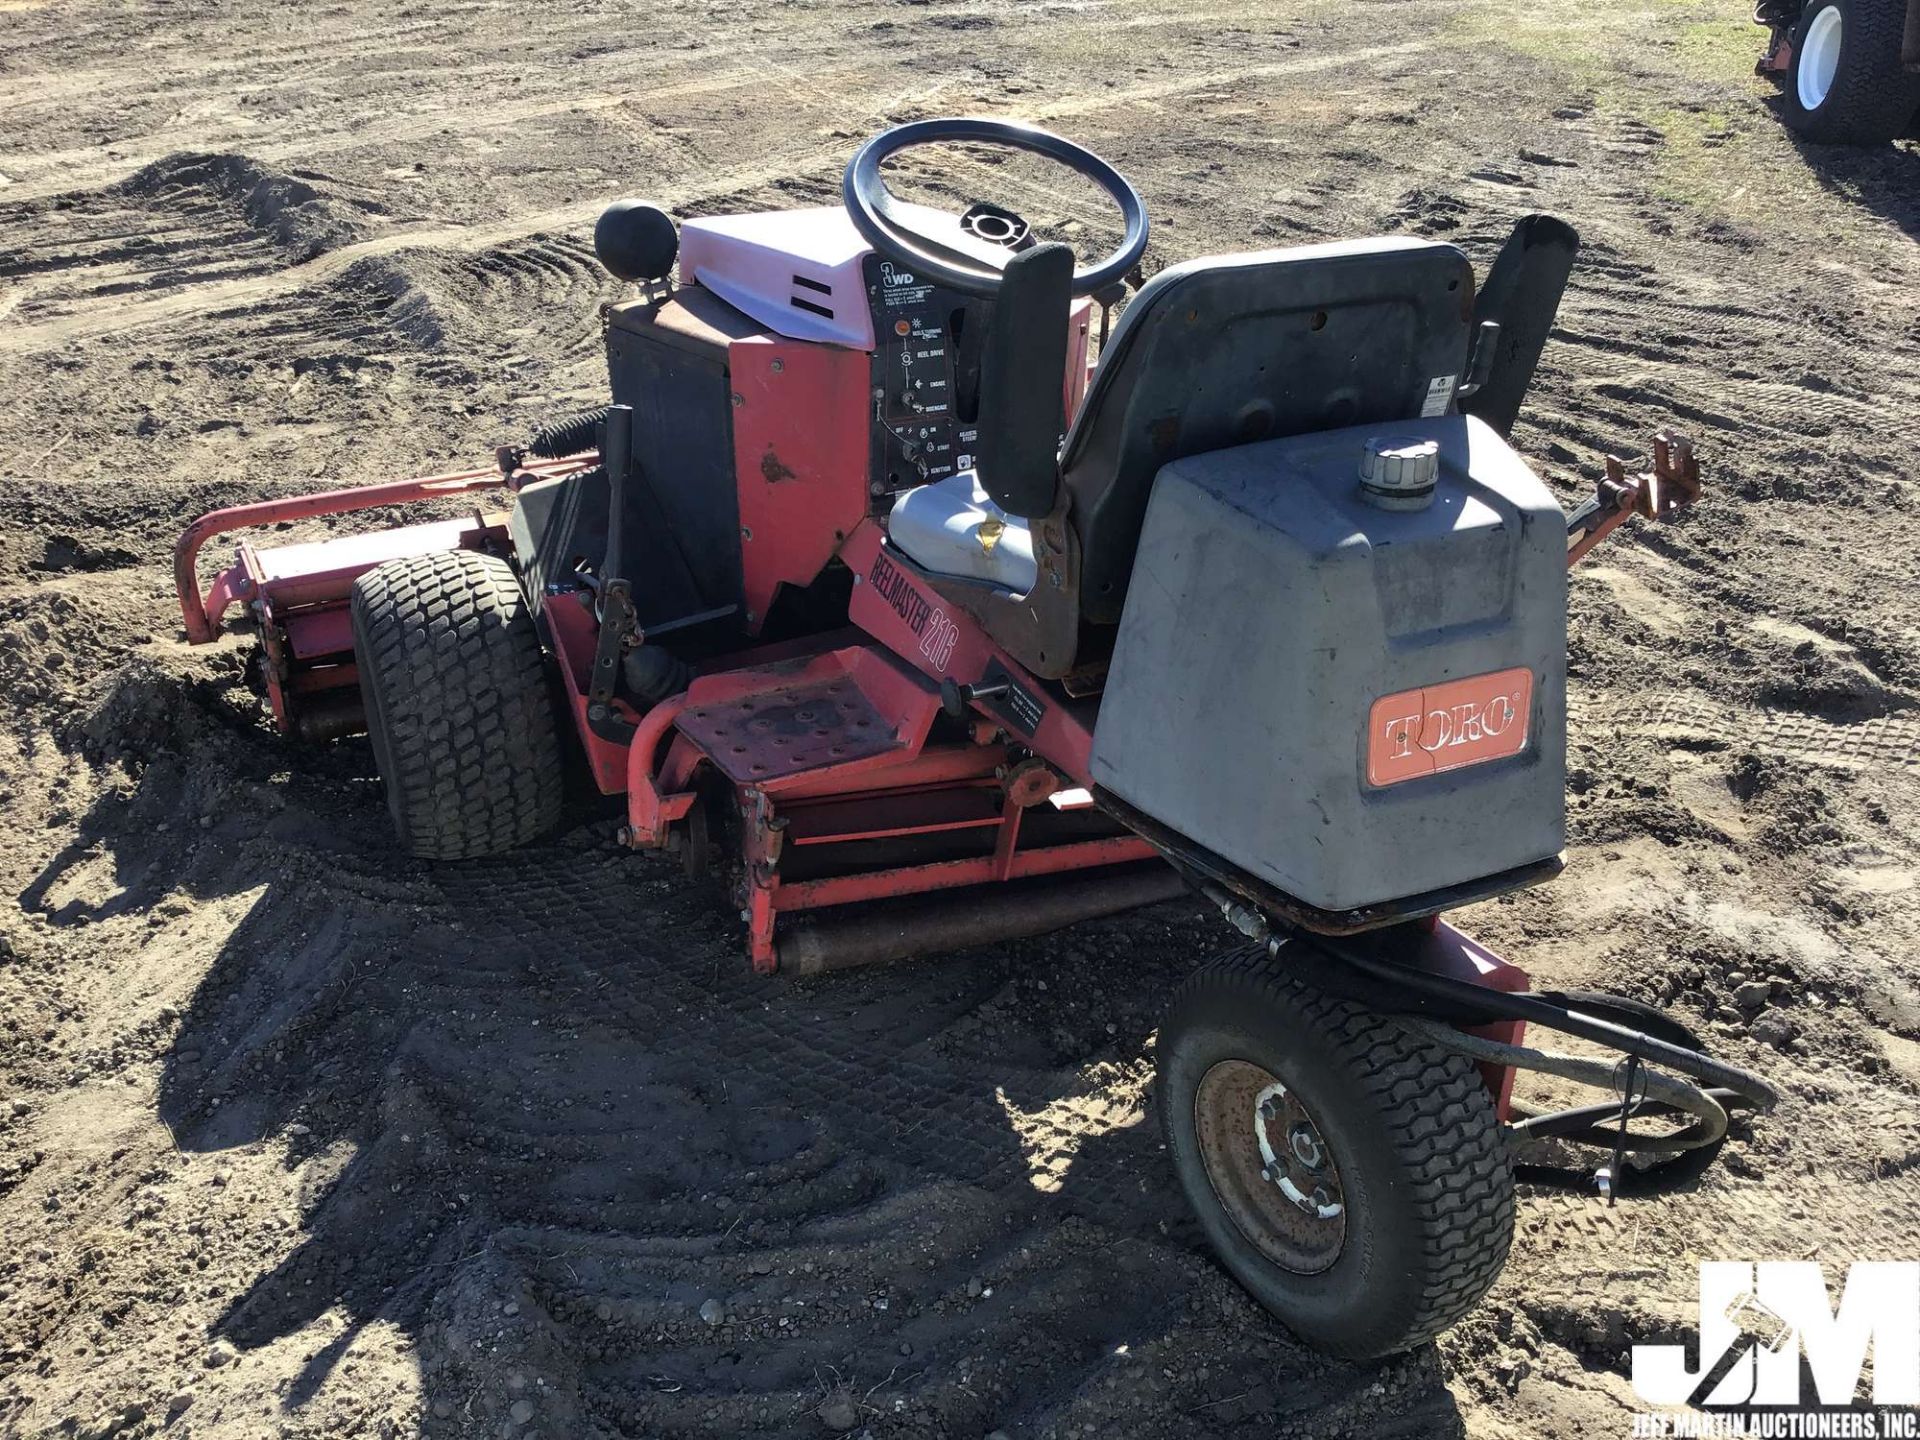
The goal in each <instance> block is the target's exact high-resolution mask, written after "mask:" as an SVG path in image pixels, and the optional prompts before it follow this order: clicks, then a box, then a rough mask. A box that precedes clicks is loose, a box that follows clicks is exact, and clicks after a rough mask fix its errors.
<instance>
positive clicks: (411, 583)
mask: <svg viewBox="0 0 1920 1440" xmlns="http://www.w3.org/2000/svg"><path fill="white" fill-rule="evenodd" d="M352 610H353V653H354V660H355V662H356V663H357V664H358V666H359V670H360V690H361V694H362V696H363V697H364V700H365V704H366V712H367V732H368V735H369V737H370V738H371V739H372V741H373V753H374V759H375V761H376V762H377V763H378V765H379V767H380V778H381V780H382V781H383V782H384V783H385V786H386V793H387V812H388V814H389V815H390V816H391V817H392V819H393V828H394V833H395V835H396V836H397V837H398V839H399V842H400V845H401V848H402V849H404V850H406V851H407V852H408V853H409V854H411V855H417V856H419V857H420V858H422V859H425V860H466V859H471V858H474V857H476V856H481V855H498V854H500V853H502V852H503V851H507V850H512V849H514V848H516V847H517V846H520V845H524V844H526V843H527V842H528V841H530V840H534V839H536V838H538V837H539V836H540V835H542V834H544V833H545V832H546V831H548V830H550V829H552V828H553V826H554V824H555V823H556V822H557V821H558V820H559V818H560V809H561V804H562V801H563V799H564V796H565V781H564V776H563V771H562V762H561V753H560V737H559V734H558V731H557V729H556V727H555V725H554V713H553V712H554V707H553V699H552V695H551V692H550V691H549V689H548V680H547V673H546V659H545V657H544V655H543V654H542V653H541V649H540V638H539V636H538V635H537V634H536V633H535V631H534V626H533V615H532V612H531V611H530V610H529V608H528V606H527V601H526V597H525V596H524V595H523V594H521V591H520V584H519V581H518V580H517V579H516V578H515V576H514V573H513V568H512V567H511V566H510V565H508V564H507V563H506V561H504V560H501V559H498V558H496V557H494V556H492V555H483V554H480V553H479V552H477V551H473V550H448V551H443V552H441V553H439V554H434V555H416V556H411V557H409V558H407V559H404V560H389V561H388V562H387V563H386V564H384V565H381V566H378V567H377V568H375V569H373V570H370V571H368V572H367V573H366V574H365V575H362V576H361V577H360V578H359V579H358V580H356V581H354V584H353V607H352Z"/></svg>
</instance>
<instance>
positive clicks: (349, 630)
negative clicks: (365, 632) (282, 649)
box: [282, 604, 353, 660]
mask: <svg viewBox="0 0 1920 1440" xmlns="http://www.w3.org/2000/svg"><path fill="white" fill-rule="evenodd" d="M282 623H283V624H285V626H286V627H287V644H288V646H289V647H290V648H291V649H292V650H293V658H294V659H296V660H313V659H317V658H318V657H320V656H322V655H342V654H345V653H347V652H349V651H351V650H352V649H353V613H352V611H350V610H349V609H348V608H347V607H346V605H344V604H333V605H324V606H320V607H318V608H316V609H313V610H296V611H294V613H293V614H291V615H289V616H287V617H286V619H285V620H284V621H283V622H282Z"/></svg>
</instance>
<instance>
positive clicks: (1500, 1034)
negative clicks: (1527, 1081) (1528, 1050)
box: [1411, 917, 1533, 1121]
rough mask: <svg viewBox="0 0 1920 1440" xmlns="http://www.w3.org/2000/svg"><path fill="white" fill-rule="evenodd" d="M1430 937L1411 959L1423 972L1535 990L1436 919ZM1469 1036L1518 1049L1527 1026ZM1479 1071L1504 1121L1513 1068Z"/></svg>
mask: <svg viewBox="0 0 1920 1440" xmlns="http://www.w3.org/2000/svg"><path fill="white" fill-rule="evenodd" d="M1428 935H1429V937H1430V938H1429V939H1428V940H1427V942H1426V943H1425V944H1424V945H1422V946H1421V947H1420V949H1419V951H1418V952H1417V954H1415V955H1414V956H1412V957H1411V959H1412V961H1413V963H1414V964H1416V965H1418V966H1420V968H1421V969H1423V970H1431V971H1432V972H1433V973H1434V974H1436V975H1446V976H1450V977H1451V978H1453V979H1455V980H1466V981H1469V982H1470V983H1472V984H1475V985H1484V986H1486V987H1487V988H1488V989H1489V990H1501V991H1505V992H1507V993H1509V994H1513V993H1516V992H1518V991H1522V990H1526V989H1529V988H1530V987H1531V986H1532V983H1533V982H1532V980H1531V978H1530V977H1529V976H1528V974H1527V972H1526V971H1524V970H1522V969H1521V968H1520V967H1519V966H1518V965H1512V964H1509V963H1508V962H1507V961H1505V960H1502V959H1501V958H1500V957H1499V956H1498V955H1496V954H1494V953H1493V951H1491V950H1489V949H1487V947H1486V946H1484V945H1482V944H1481V943H1480V942H1479V941H1478V940H1475V939H1473V938H1471V937H1470V936H1467V935H1463V934H1461V933H1460V932H1459V931H1458V930H1456V929H1454V928H1453V926H1451V925H1449V924H1447V922H1446V921H1444V920H1441V919H1439V918H1437V917H1436V918H1435V919H1434V920H1433V921H1432V922H1431V924H1430V926H1429V928H1428ZM1467 1033H1468V1034H1470V1035H1482V1036H1485V1037H1486V1038H1487V1039H1489V1040H1498V1041H1500V1042H1501V1043H1503V1044H1506V1045H1518V1044H1520V1043H1521V1042H1522V1040H1524V1039H1525V1037H1526V1033H1527V1025H1526V1022H1525V1021H1524V1020H1501V1021H1498V1022H1496V1023H1494V1024H1492V1025H1480V1026H1475V1027H1472V1028H1470V1029H1468V1031H1467ZM1476 1068H1477V1069H1478V1070H1479V1071H1480V1078H1481V1079H1482V1080H1484V1081H1485V1082H1486V1085H1487V1089H1488V1090H1490V1091H1491V1092H1492V1093H1493V1099H1494V1103H1495V1105H1496V1106H1497V1107H1498V1114H1499V1117H1500V1119H1501V1120H1503V1121H1504V1120H1505V1119H1506V1118H1507V1114H1508V1111H1509V1110H1510V1109H1511V1106H1512V1102H1513V1069H1512V1067H1511V1066H1507V1065H1494V1064H1491V1063H1488V1064H1481V1065H1479V1066H1477V1067H1476Z"/></svg>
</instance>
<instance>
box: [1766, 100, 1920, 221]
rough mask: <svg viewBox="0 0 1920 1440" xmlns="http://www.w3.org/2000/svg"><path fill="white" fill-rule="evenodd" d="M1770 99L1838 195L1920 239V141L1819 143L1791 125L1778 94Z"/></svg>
mask: <svg viewBox="0 0 1920 1440" xmlns="http://www.w3.org/2000/svg"><path fill="white" fill-rule="evenodd" d="M1766 104H1767V106H1768V108H1769V109H1770V110H1772V111H1773V113H1774V117H1775V118H1776V119H1778V120H1780V124H1781V128H1782V129H1783V130H1784V131H1785V133H1786V136H1787V139H1788V140H1789V141H1791V142H1792V144H1793V148H1794V149H1795V150H1797V151H1799V152H1800V158H1801V160H1802V161H1804V162H1805V164H1806V167H1807V169H1808V170H1809V171H1810V172H1812V174H1813V177H1814V178H1815V179H1816V180H1818V181H1819V182H1820V185H1821V186H1822V188H1824V189H1825V190H1826V191H1827V192H1828V193H1829V194H1830V195H1832V196H1833V197H1834V199H1835V200H1837V201H1840V202H1842V203H1844V204H1846V205H1850V206H1859V207H1861V208H1863V209H1866V210H1869V211H1871V212H1872V213H1874V214H1875V215H1878V216H1880V217H1881V218H1882V219H1884V220H1887V221H1889V222H1891V223H1892V224H1894V225H1897V226H1898V227H1899V228H1900V230H1901V232H1902V233H1903V234H1905V235H1907V236H1909V237H1911V238H1915V239H1920V142H1916V141H1915V140H1914V139H1912V138H1909V139H1905V140H1896V141H1893V142H1891V143H1890V144H1886V145H1818V144H1815V143H1814V142H1813V141H1811V140H1808V139H1806V138H1805V137H1803V136H1800V135H1796V134H1795V133H1794V132H1793V131H1791V130H1787V129H1786V122H1785V120H1784V119H1782V118H1781V109H1782V107H1781V103H1780V100H1779V97H1777V96H1769V97H1768V98H1767V101H1766Z"/></svg>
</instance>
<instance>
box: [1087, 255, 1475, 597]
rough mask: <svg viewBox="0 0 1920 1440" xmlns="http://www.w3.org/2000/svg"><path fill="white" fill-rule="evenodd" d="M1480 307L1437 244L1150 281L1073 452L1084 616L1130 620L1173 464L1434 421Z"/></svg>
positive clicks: (1188, 268) (1214, 266)
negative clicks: (1336, 433) (1126, 611)
mask: <svg viewBox="0 0 1920 1440" xmlns="http://www.w3.org/2000/svg"><path fill="white" fill-rule="evenodd" d="M1472 316H1473V268H1472V266H1471V265H1469V264H1468V262H1467V257H1466V256H1465V255H1463V254H1462V253H1461V252H1460V251H1459V250H1457V249H1455V248H1454V247H1453V246H1451V245H1444V244H1439V243H1436V242H1433V241H1428V240H1410V239H1381V240H1355V241H1343V242H1340V243H1337V244H1332V245H1305V246H1299V247H1297V248H1293V249H1287V250H1267V251H1261V252H1258V253H1254V254H1247V255H1225V256H1219V257H1216V258H1212V259H1205V260H1193V261H1189V262H1187V263H1186V264H1183V265H1175V266H1171V267H1169V268H1168V269H1166V270H1163V271H1161V272H1160V273H1159V274H1158V275H1156V276H1154V278H1153V279H1152V280H1150V281H1148V282H1147V284H1146V285H1144V286H1142V287H1141V289H1140V292H1139V293H1138V294H1137V295H1135V296H1134V298H1133V303H1132V304H1131V305H1129V306H1128V307H1127V310H1126V313H1125V314H1124V315H1123V316H1122V317H1121V320H1120V324H1119V326H1118V327H1117V328H1116V329H1115V331H1114V333H1113V336H1112V339H1111V340H1110V341H1109V342H1108V344H1107V347H1106V349H1105V351H1104V353H1103V354H1102V355H1101V357H1100V368H1099V371H1098V373H1097V374H1096V375H1095V376H1094V379H1093V384H1092V385H1091V386H1090V387H1089V388H1088V391H1087V396H1086V399H1085V401H1084V402H1083V403H1082V405H1081V407H1080V411H1079V414H1078V415H1077V416H1076V417H1075V420H1074V423H1073V428H1072V430H1071V431H1070V432H1069V433H1068V435H1067V440H1066V445H1065V447H1064V448H1063V449H1062V451H1061V473H1062V477H1063V480H1064V483H1065V484H1066V486H1067V488H1068V490H1069V491H1070V492H1071V495H1072V501H1073V504H1072V511H1071V515H1072V523H1073V525H1074V527H1075V529H1076V531H1077V532H1078V537H1079V541H1080V550H1081V558H1080V566H1081V584H1080V611H1081V615H1082V617H1083V618H1084V619H1085V620H1086V621H1088V622H1089V623H1091V624H1094V625H1114V624H1118V623H1119V620H1120V612H1121V607H1122V605H1123V604H1124V602H1125V600H1126V596H1127V578H1128V576H1129V574H1130V573H1131V572H1132V569H1133V557H1134V551H1135V549H1136V548H1137V547H1138V545H1139V542H1140V526H1141V522H1142V520H1143V519H1144V517H1145V515H1146V510H1147V499H1148V496H1149V494H1150V493H1151V492H1152V489H1153V477H1154V476H1155V475H1156V474H1157V473H1158V472H1159V470H1160V467H1161V466H1162V465H1165V464H1166V463H1167V462H1168V461H1171V460H1177V459H1179V458H1181V457H1182V456H1186V455H1197V454H1201V453H1203V452H1205V451H1209V450H1220V449H1224V448H1226V447H1228V446H1231V445H1245V444H1250V443H1252V442H1253V441H1256V440H1271V439H1276V438H1278V437H1281V436H1285V435H1298V434H1304V433H1306V432H1309V431H1314V430H1330V429H1334V428H1337V427H1339V426H1343V425H1365V424H1373V423H1377V422H1389V421H1393V420H1401V419H1408V418H1411V417H1414V416H1419V415H1438V414H1440V413H1442V412H1443V411H1445V410H1446V409H1447V407H1448V405H1449V403H1450V402H1451V401H1452V399H1453V393H1454V390H1455V389H1456V388H1457V386H1458V384H1459V382H1460V378H1461V376H1462V375H1463V373H1464V372H1465V370H1466V364H1467V348H1468V341H1469V336H1470V334H1471V331H1472Z"/></svg>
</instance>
